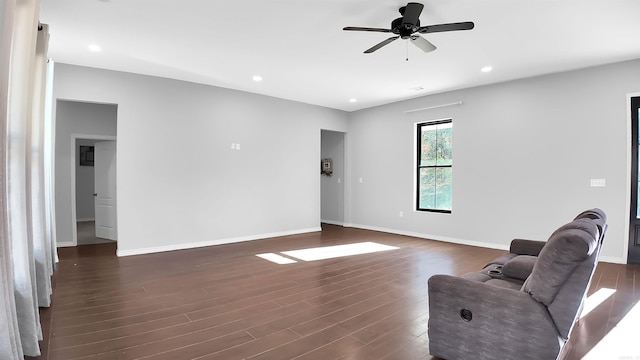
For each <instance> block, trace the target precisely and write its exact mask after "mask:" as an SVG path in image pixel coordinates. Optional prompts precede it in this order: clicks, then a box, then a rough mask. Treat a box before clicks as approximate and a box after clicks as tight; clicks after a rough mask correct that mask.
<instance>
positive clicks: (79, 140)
mask: <svg viewBox="0 0 640 360" xmlns="http://www.w3.org/2000/svg"><path fill="white" fill-rule="evenodd" d="M71 137H72V143H73V147H72V148H73V149H74V151H73V156H72V157H71V169H72V172H73V173H72V174H71V180H72V183H71V188H72V191H71V194H72V199H71V203H72V204H71V205H72V209H71V217H72V224H73V226H72V238H73V245H74V246H77V245H88V244H101V243H113V242H115V241H117V226H116V215H115V214H116V211H117V208H116V203H115V198H116V194H115V191H116V190H115V184H116V181H115V143H116V137H115V136H102V135H76V134H74V135H72V136H71ZM105 149H106V150H105ZM105 151H106V152H105ZM105 153H106V155H105ZM105 156H106V159H105ZM105 195H107V196H105ZM105 198H106V199H107V200H106V201H107V205H108V206H106V208H107V209H106V210H105V206H104V205H105Z"/></svg>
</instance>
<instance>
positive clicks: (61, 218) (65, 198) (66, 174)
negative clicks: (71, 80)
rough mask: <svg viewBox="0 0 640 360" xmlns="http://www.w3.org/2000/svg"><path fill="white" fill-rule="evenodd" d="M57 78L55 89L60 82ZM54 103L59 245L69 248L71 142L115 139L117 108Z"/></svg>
mask: <svg viewBox="0 0 640 360" xmlns="http://www.w3.org/2000/svg"><path fill="white" fill-rule="evenodd" d="M55 71H56V75H55V77H57V76H58V73H57V72H58V65H57V64H56V67H55ZM55 77H54V87H55V82H56V81H57V79H55ZM54 91H55V90H54ZM54 99H58V101H56V102H55V104H56V105H55V109H54V114H56V120H55V124H56V130H55V133H56V135H55V136H56V142H55V143H56V145H55V146H56V151H55V157H56V160H55V161H56V166H55V177H56V180H55V187H56V188H55V195H56V241H57V242H58V244H64V245H70V244H72V243H73V226H75V224H74V222H73V221H72V220H71V218H72V214H71V211H72V210H71V209H72V207H71V198H72V197H71V191H72V188H71V184H72V181H71V166H72V160H71V159H72V155H73V154H74V153H75V152H76V151H77V150H76V146H75V144H74V143H75V141H72V135H77V134H84V135H104V136H115V135H116V125H117V106H116V105H114V104H93V103H84V102H75V101H66V100H61V99H70V98H69V97H66V98H64V97H59V96H55V93H54ZM82 168H84V166H82ZM76 215H77V210H76ZM77 216H78V217H80V216H79V215H77Z"/></svg>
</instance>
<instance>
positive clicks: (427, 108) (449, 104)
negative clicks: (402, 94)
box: [404, 101, 462, 114]
mask: <svg viewBox="0 0 640 360" xmlns="http://www.w3.org/2000/svg"><path fill="white" fill-rule="evenodd" d="M453 105H462V101H456V102H452V103H448V104H442V105H434V106H428V107H424V108H420V109H413V110H405V112H404V113H405V114H409V113H412V112H417V111H423V110H431V109H437V108H441V107H445V106H453Z"/></svg>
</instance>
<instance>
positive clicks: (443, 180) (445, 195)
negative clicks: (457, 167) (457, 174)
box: [435, 168, 451, 210]
mask: <svg viewBox="0 0 640 360" xmlns="http://www.w3.org/2000/svg"><path fill="white" fill-rule="evenodd" d="M435 193H436V206H435V208H436V209H438V210H451V168H436V189H435Z"/></svg>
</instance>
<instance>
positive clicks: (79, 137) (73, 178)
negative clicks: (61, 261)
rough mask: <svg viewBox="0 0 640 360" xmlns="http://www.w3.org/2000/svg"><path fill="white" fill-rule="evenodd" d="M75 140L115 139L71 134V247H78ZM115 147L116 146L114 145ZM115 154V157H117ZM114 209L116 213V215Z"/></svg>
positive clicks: (114, 139) (113, 137)
mask: <svg viewBox="0 0 640 360" xmlns="http://www.w3.org/2000/svg"><path fill="white" fill-rule="evenodd" d="M76 140H98V141H99V140H113V141H116V144H117V137H116V136H112V135H91V134H71V225H72V226H71V241H72V243H73V244H72V246H78V227H77V226H78V224H77V222H78V221H77V216H76V162H77V161H78V159H77V158H76ZM116 146H117V145H116ZM117 156H118V155H117V153H116V157H117ZM116 166H117V165H116ZM117 211H118V210H117V209H116V213H117Z"/></svg>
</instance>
